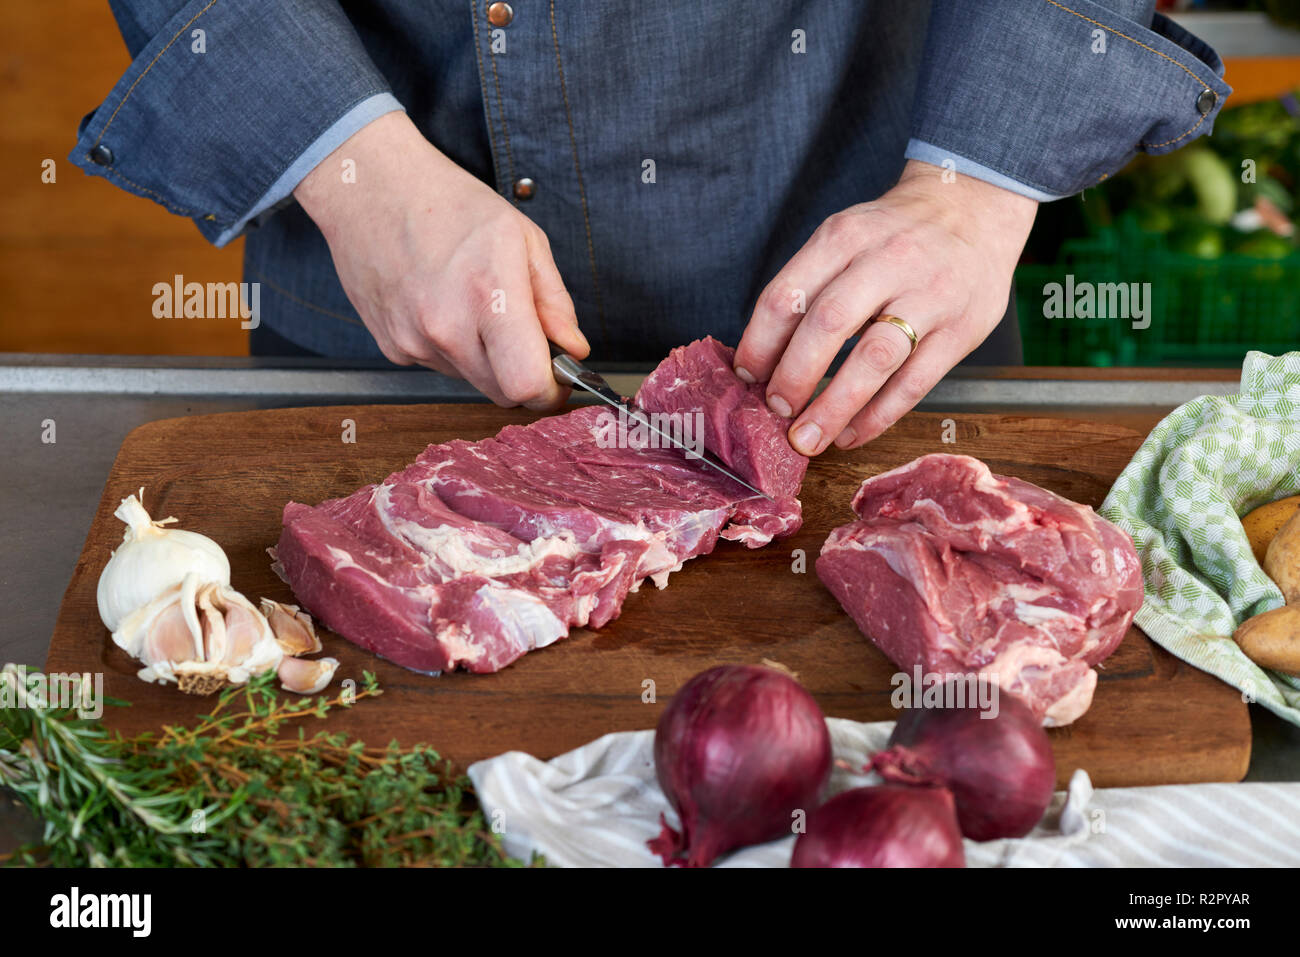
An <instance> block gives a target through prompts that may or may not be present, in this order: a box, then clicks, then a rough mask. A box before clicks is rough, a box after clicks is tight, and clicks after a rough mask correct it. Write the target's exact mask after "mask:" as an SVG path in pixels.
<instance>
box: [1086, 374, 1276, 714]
mask: <svg viewBox="0 0 1300 957" xmlns="http://www.w3.org/2000/svg"><path fill="white" fill-rule="evenodd" d="M1296 494H1300V352H1288V353H1287V354H1286V355H1282V356H1276V357H1274V356H1269V355H1265V354H1264V353H1262V352H1251V353H1249V354H1248V355H1247V356H1246V362H1245V365H1243V366H1242V370H1241V391H1240V392H1239V393H1238V394H1237V395H1229V396H1207V395H1203V396H1201V397H1200V398H1197V399H1193V400H1192V401H1191V402H1188V403H1187V404H1186V405H1182V406H1179V407H1178V408H1177V409H1175V410H1174V411H1173V412H1171V413H1170V414H1169V415H1168V416H1167V417H1166V418H1165V419H1164V420H1163V421H1162V422H1161V423H1160V424H1159V425H1157V426H1156V427H1155V430H1154V431H1152V433H1151V435H1150V436H1148V437H1147V440H1146V441H1145V442H1143V443H1142V447H1141V448H1140V449H1138V452H1137V455H1135V456H1134V457H1133V461H1132V462H1130V463H1129V464H1128V467H1127V468H1125V469H1124V471H1123V473H1121V475H1120V477H1119V478H1118V479H1117V480H1116V482H1115V486H1114V488H1112V489H1111V490H1110V494H1109V495H1107V496H1106V501H1105V502H1104V503H1102V507H1101V514H1102V515H1104V516H1105V517H1106V518H1108V519H1110V520H1111V521H1112V522H1114V523H1115V524H1116V525H1118V526H1119V527H1120V528H1122V529H1124V531H1126V532H1128V533H1129V534H1130V535H1132V536H1133V542H1134V544H1135V545H1136V546H1137V550H1138V554H1139V555H1140V556H1141V558H1142V575H1143V578H1144V579H1145V581H1146V600H1145V601H1144V602H1143V604H1142V608H1141V609H1140V610H1139V611H1138V613H1137V617H1136V619H1135V620H1136V622H1137V624H1138V626H1139V627H1141V628H1142V630H1143V631H1145V632H1146V633H1147V634H1148V635H1150V636H1151V638H1152V640H1153V641H1155V642H1156V643H1157V644H1159V645H1162V646H1163V647H1165V648H1167V649H1168V650H1169V651H1171V652H1172V653H1173V654H1175V655H1177V656H1178V657H1179V658H1182V659H1183V660H1184V661H1187V662H1190V663H1191V664H1193V665H1195V666H1196V667H1198V668H1200V669H1202V670H1204V671H1208V672H1209V673H1210V674H1212V675H1216V676H1218V677H1219V678H1222V679H1223V680H1224V681H1226V682H1228V684H1230V685H1232V686H1233V687H1235V688H1239V689H1240V690H1241V692H1242V697H1243V698H1244V699H1246V700H1247V701H1257V702H1259V703H1260V704H1262V705H1264V706H1266V707H1267V708H1269V709H1270V710H1271V711H1274V712H1276V713H1277V714H1279V715H1281V716H1282V717H1283V718H1286V719H1287V720H1288V721H1290V722H1292V723H1293V724H1300V680H1298V679H1296V678H1292V677H1289V676H1287V675H1282V674H1278V673H1277V672H1273V671H1266V670H1264V669H1262V668H1260V667H1259V666H1258V665H1256V664H1255V663H1254V662H1253V661H1251V660H1250V659H1249V658H1247V657H1246V656H1245V655H1244V654H1243V653H1242V651H1241V649H1240V648H1238V647H1237V643H1236V642H1235V641H1233V640H1232V633H1233V632H1234V631H1235V630H1236V628H1237V625H1239V624H1240V623H1241V622H1243V621H1245V620H1246V619H1247V618H1249V617H1251V616H1252V615H1256V614H1259V613H1260V612H1264V611H1268V610H1270V609H1272V608H1278V607H1280V606H1281V605H1282V604H1283V600H1282V593H1281V592H1280V591H1279V590H1278V587H1277V585H1275V584H1274V583H1273V581H1272V580H1271V579H1270V578H1269V577H1268V576H1267V575H1265V574H1264V570H1263V569H1262V568H1260V567H1259V563H1258V562H1256V561H1255V557H1254V555H1253V554H1252V553H1251V550H1250V543H1249V542H1248V541H1247V540H1246V532H1245V530H1244V529H1243V528H1242V527H1241V521H1240V519H1239V516H1241V515H1245V514H1246V513H1247V512H1249V511H1250V510H1251V509H1253V508H1256V507H1257V506H1259V505H1263V504H1265V503H1267V502H1273V501H1276V500H1277V499H1279V498H1285V497H1287V496H1289V495H1296Z"/></svg>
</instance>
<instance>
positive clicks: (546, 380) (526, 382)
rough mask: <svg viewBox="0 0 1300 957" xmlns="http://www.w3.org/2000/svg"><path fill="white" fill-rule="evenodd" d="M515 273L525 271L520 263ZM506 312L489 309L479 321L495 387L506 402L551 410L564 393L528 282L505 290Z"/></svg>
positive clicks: (518, 273)
mask: <svg viewBox="0 0 1300 957" xmlns="http://www.w3.org/2000/svg"><path fill="white" fill-rule="evenodd" d="M520 267H521V268H520V269H519V271H518V272H517V275H519V276H524V275H526V272H525V271H524V269H523V264H522V263H520ZM505 304H506V311H505V312H504V313H497V312H491V311H489V312H488V313H487V315H485V316H484V317H483V319H482V320H481V321H480V322H479V339H480V341H481V342H482V344H483V349H484V351H485V352H486V354H487V361H488V364H489V365H490V367H491V369H492V374H493V376H494V378H495V379H496V383H497V386H498V387H499V389H500V391H501V393H502V394H503V396H504V397H505V399H506V404H507V405H522V406H526V407H527V408H530V409H535V410H542V411H544V410H549V409H554V408H557V407H558V406H560V405H561V404H563V402H564V399H565V396H566V393H565V392H564V391H563V390H562V389H561V388H560V385H559V383H558V382H556V381H555V373H554V372H553V371H552V369H551V350H550V347H549V346H547V344H546V335H545V334H544V333H543V332H542V326H541V323H540V322H539V321H538V318H537V313H536V311H535V308H534V305H533V296H532V288H531V287H530V286H529V285H527V284H518V285H511V286H508V287H506V289H505Z"/></svg>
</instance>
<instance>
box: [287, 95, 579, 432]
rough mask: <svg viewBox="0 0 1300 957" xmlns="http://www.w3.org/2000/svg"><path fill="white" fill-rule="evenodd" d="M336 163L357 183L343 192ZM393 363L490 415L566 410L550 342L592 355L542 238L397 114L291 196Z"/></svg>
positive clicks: (357, 138) (361, 134) (366, 131)
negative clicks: (423, 374)
mask: <svg viewBox="0 0 1300 957" xmlns="http://www.w3.org/2000/svg"><path fill="white" fill-rule="evenodd" d="M345 159H351V160H353V161H354V162H355V164H356V165H355V171H356V177H355V182H344V181H343V177H342V175H341V170H342V164H343V161H344V160H345ZM294 196H295V197H296V198H297V199H298V202H299V203H300V204H301V205H302V207H303V209H304V210H306V212H307V214H308V215H309V216H311V218H312V219H313V220H314V221H315V222H316V224H317V225H318V226H319V227H320V229H321V231H322V232H323V233H324V235H325V239H326V241H327V242H328V243H329V247H330V253H331V255H332V256H333V259H334V266H335V269H337V270H338V275H339V280H340V281H341V282H342V284H343V289H344V291H346V292H347V294H348V299H349V300H350V301H351V302H352V305H353V306H355V307H356V310H357V312H358V313H359V314H360V316H361V319H362V321H363V322H364V323H365V324H366V328H367V329H369V330H370V332H371V334H372V335H373V336H374V337H375V341H376V342H377V343H378V344H379V348H380V349H381V350H382V351H383V353H384V355H385V356H387V357H388V358H389V359H390V360H391V361H393V362H396V363H397V364H399V365H411V364H413V363H418V364H420V365H424V366H428V367H430V368H432V369H436V370H437V371H439V372H442V373H445V374H447V375H455V376H460V377H462V378H464V379H467V380H468V381H469V382H470V383H471V384H472V385H473V386H474V387H475V388H476V389H478V390H479V391H480V392H482V393H483V394H484V395H486V396H487V397H488V398H489V399H491V400H492V401H493V402H495V403H497V404H498V405H525V406H528V407H529V408H530V409H540V410H546V409H552V408H555V407H557V406H559V405H560V404H561V403H563V402H564V400H565V398H566V396H567V395H568V390H567V389H563V388H561V387H560V386H559V385H558V384H557V383H556V381H555V376H554V374H553V373H552V371H551V359H550V350H549V347H548V346H547V339H550V340H551V341H553V342H555V343H556V344H557V345H559V346H560V347H561V348H563V349H564V350H565V351H566V352H569V353H570V354H572V355H574V356H577V357H578V358H582V357H584V356H586V355H587V353H588V352H589V351H590V349H589V347H588V345H587V340H586V339H585V338H584V337H583V335H582V332H581V331H580V330H579V329H578V320H577V317H576V315H575V313H574V310H573V301H572V299H570V298H569V294H568V292H567V291H565V288H564V282H563V280H562V279H561V278H560V273H559V271H558V270H557V269H556V267H555V262H554V260H553V259H552V258H551V251H550V244H549V243H548V242H547V239H546V235H545V233H543V232H542V230H541V228H540V227H538V226H537V225H536V224H535V223H533V222H532V221H531V220H530V219H528V217H526V216H524V215H523V214H522V213H520V212H519V211H518V210H516V209H515V208H514V207H513V206H511V205H510V203H509V202H508V201H507V200H505V199H503V198H502V197H501V196H499V195H498V194H497V193H496V192H494V191H493V190H492V189H491V187H489V186H487V185H485V184H484V183H482V182H480V181H479V180H478V179H476V178H475V177H473V176H472V175H470V174H469V173H467V172H466V171H465V170H463V169H461V168H460V167H459V166H457V165H456V164H455V163H453V162H452V161H451V160H450V159H448V158H447V157H446V156H444V155H443V154H442V153H440V152H439V151H438V150H437V149H435V148H434V147H433V145H432V144H430V143H429V142H428V141H427V140H426V139H425V138H424V137H423V136H422V135H421V134H420V132H419V130H417V129H416V127H415V125H414V124H413V123H412V122H411V121H410V120H409V119H408V118H407V116H406V114H405V113H401V112H394V113H388V114H386V115H385V116H381V117H380V118H379V119H377V120H375V121H374V122H372V123H370V124H368V125H367V126H365V127H364V128H362V129H361V130H360V131H358V132H357V133H356V134H355V135H353V136H352V137H350V138H349V139H348V140H347V141H346V142H344V143H343V145H342V146H340V147H339V148H338V149H337V150H336V151H335V152H334V153H332V154H330V156H328V157H326V159H325V160H323V161H322V162H321V163H320V165H319V166H317V167H316V168H315V169H314V170H312V172H311V173H309V174H308V175H307V177H306V178H305V179H304V180H303V181H302V182H301V183H300V184H299V185H298V187H297V189H295V190H294Z"/></svg>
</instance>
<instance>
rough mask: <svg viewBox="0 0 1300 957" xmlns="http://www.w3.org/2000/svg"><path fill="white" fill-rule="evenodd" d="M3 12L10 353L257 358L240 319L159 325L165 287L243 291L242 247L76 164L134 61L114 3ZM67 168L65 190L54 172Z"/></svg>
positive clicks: (43, 4) (1, 227)
mask: <svg viewBox="0 0 1300 957" xmlns="http://www.w3.org/2000/svg"><path fill="white" fill-rule="evenodd" d="M2 6H3V12H2V13H0V118H2V119H0V209H2V210H3V215H0V352H71V353H117V354H133V355H142V354H167V355H246V354H247V353H248V333H247V332H245V331H244V330H242V329H240V328H239V322H238V320H230V319H225V320H223V319H211V320H206V319H156V318H154V316H153V314H152V312H151V308H152V305H153V293H152V289H153V284H154V283H156V282H164V281H170V279H171V277H172V276H173V275H175V274H176V273H181V274H182V275H183V276H185V278H186V280H187V281H190V280H192V281H197V282H229V281H238V280H239V278H240V274H241V271H242V266H241V256H242V250H243V242H242V240H238V241H236V242H234V243H231V244H230V245H229V246H227V247H226V248H224V249H215V248H213V247H212V246H211V245H210V244H209V243H208V242H207V241H206V240H204V239H203V237H202V236H201V235H200V234H199V231H198V229H196V228H195V226H194V224H193V223H192V222H190V221H189V220H188V219H183V218H181V217H179V216H173V215H172V214H171V213H168V212H167V211H166V210H164V209H163V208H162V207H161V206H158V205H157V204H155V203H153V202H150V201H149V200H146V199H141V198H139V197H137V196H132V195H130V194H128V193H124V192H123V191H121V190H120V189H118V188H117V187H115V186H113V185H111V184H110V183H108V181H106V180H104V179H100V178H95V177H90V176H87V175H86V174H85V173H83V172H82V171H81V170H80V169H78V168H77V167H75V166H73V165H72V164H71V163H70V162H68V160H67V158H66V157H67V155H68V153H69V151H70V150H71V149H72V146H73V144H74V143H75V141H76V136H77V124H78V123H79V122H80V121H81V118H82V117H83V116H84V115H85V114H87V113H89V112H90V111H91V110H93V109H94V108H95V107H96V106H98V105H99V104H100V103H101V102H102V101H103V99H104V97H105V96H107V94H108V92H109V90H111V89H112V88H113V84H115V83H116V82H117V80H118V78H119V77H120V76H121V75H122V73H123V72H124V71H125V70H126V68H127V67H128V66H129V65H130V57H129V56H128V55H127V52H126V46H125V45H124V44H123V43H122V38H121V36H120V35H119V34H118V32H117V25H116V23H115V22H114V20H113V15H112V14H111V13H110V12H109V9H108V4H107V3H105V2H104V0H4V2H3V4H2ZM47 158H51V159H53V160H54V161H55V163H56V164H57V166H56V180H55V182H54V183H52V184H50V183H43V182H41V163H42V161H43V160H45V159H47Z"/></svg>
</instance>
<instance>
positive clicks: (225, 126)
mask: <svg viewBox="0 0 1300 957" xmlns="http://www.w3.org/2000/svg"><path fill="white" fill-rule="evenodd" d="M169 6H176V4H170V5H169ZM134 7H138V9H137V10H134V11H133V10H132V8H134ZM132 12H134V13H136V14H138V15H137V16H129V14H131V13H132ZM114 13H115V14H116V15H117V17H118V22H119V25H120V26H121V27H122V32H123V36H124V37H125V38H126V41H127V44H128V47H129V48H130V49H131V52H132V54H133V55H134V60H133V62H132V63H131V66H130V68H129V69H128V70H127V71H126V73H125V74H124V75H123V76H122V78H121V79H120V80H119V81H118V83H117V85H116V86H115V87H114V88H113V90H112V91H111V92H110V93H109V95H108V98H107V99H105V100H104V102H103V103H102V104H101V105H100V106H99V108H98V109H97V110H95V111H94V112H93V113H91V114H90V115H88V116H87V117H86V118H85V119H83V120H82V123H81V127H80V129H79V130H78V138H77V144H76V146H75V147H74V148H73V150H72V152H71V154H70V155H69V157H68V158H69V159H70V160H71V161H72V162H73V163H75V164H76V165H78V166H79V167H81V168H82V169H83V170H85V171H86V172H87V173H90V174H91V175H95V176H103V177H105V178H106V179H108V180H110V181H111V182H113V183H115V184H116V185H118V186H120V187H121V188H123V189H125V190H127V191H128V192H131V193H135V194H137V195H140V196H145V197H147V198H149V199H152V200H154V201H155V202H157V203H159V204H161V205H162V206H164V207H166V208H167V209H168V210H170V211H171V212H173V213H177V214H179V215H182V216H188V217H190V218H191V219H193V220H194V222H195V223H196V224H197V225H198V227H199V229H200V231H201V232H202V233H203V235H204V236H206V237H207V238H208V239H209V240H211V241H213V242H217V243H224V242H228V241H229V240H230V239H232V238H234V236H235V235H237V234H238V232H239V231H240V230H241V229H242V228H243V227H244V225H246V224H247V223H248V222H250V221H253V220H255V219H256V218H257V217H259V216H261V215H264V214H266V213H267V212H269V211H270V210H272V209H273V208H274V207H275V206H276V205H277V204H279V203H281V202H282V201H283V200H284V199H286V198H287V197H288V195H289V193H290V192H291V191H292V189H293V187H294V186H296V185H297V181H298V180H301V179H302V177H303V176H305V175H306V173H307V172H309V171H310V169H311V167H310V166H308V167H306V168H304V167H303V158H304V157H307V158H310V157H312V156H315V157H316V161H317V162H319V159H321V158H323V157H324V156H326V155H328V154H329V152H331V151H332V150H333V149H334V148H335V147H337V146H338V145H339V143H341V142H342V141H343V140H344V139H346V138H347V136H350V135H351V134H352V133H353V132H355V131H356V129H359V128H360V126H359V125H357V124H358V122H360V125H364V123H365V122H369V120H371V119H374V118H375V116H377V115H380V113H377V112H375V111H376V110H380V111H382V112H388V111H389V109H391V108H400V104H398V103H396V101H395V100H393V98H392V94H391V92H390V90H389V86H388V83H387V81H386V80H385V79H384V77H383V76H382V75H381V74H380V72H379V70H378V69H376V67H375V65H374V64H373V63H372V62H371V60H370V57H369V55H368V54H367V52H366V50H365V48H364V47H363V45H362V43H361V40H360V38H359V37H358V36H357V34H356V31H355V30H353V28H352V25H351V23H350V22H349V21H348V19H347V17H346V16H345V15H344V14H343V11H342V9H341V8H340V7H339V5H338V3H336V2H334V0H285V2H277V3H265V2H263V0H193V2H190V3H186V4H185V5H184V6H183V7H180V9H178V10H175V12H170V15H168V14H167V12H166V11H160V10H159V3H158V2H157V0H152V2H150V0H142V2H140V3H139V4H135V3H132V2H129V0H118V2H117V3H115V4H114ZM148 30H153V32H152V33H148V32H147V31H148ZM362 121H364V122H362ZM331 144H332V145H331ZM325 146H329V149H325V148H324V147H325ZM312 165H313V166H314V165H315V164H314V163H313V164H312ZM295 175H296V176H297V180H294V181H293V182H290V180H292V179H293V177H294V176H295Z"/></svg>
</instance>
